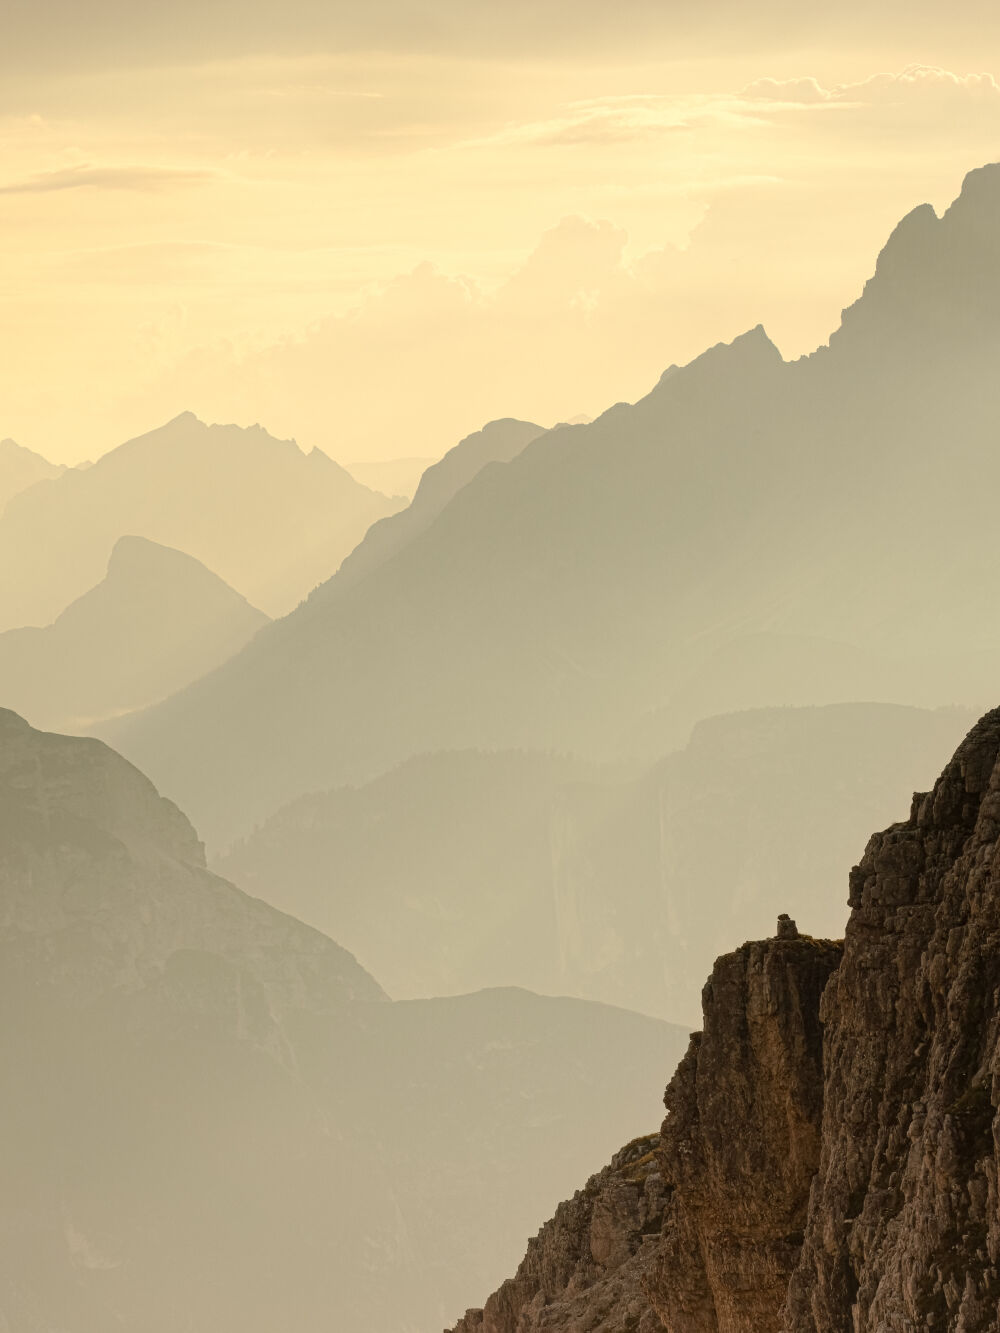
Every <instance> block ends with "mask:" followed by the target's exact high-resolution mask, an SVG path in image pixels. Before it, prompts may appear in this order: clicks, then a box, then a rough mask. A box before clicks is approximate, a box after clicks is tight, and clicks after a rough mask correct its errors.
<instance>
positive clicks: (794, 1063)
mask: <svg viewBox="0 0 1000 1333" xmlns="http://www.w3.org/2000/svg"><path fill="white" fill-rule="evenodd" d="M783 925H784V923H782V922H779V938H776V939H773V940H768V941H766V942H765V943H758V944H745V945H744V946H743V948H742V949H739V950H737V952H736V953H732V954H727V955H726V956H725V957H723V958H720V959H719V961H718V962H717V963H716V965H715V968H714V969H713V972H712V976H711V977H710V979H709V981H708V984H707V985H706V987H705V993H704V1009H705V1028H704V1032H703V1033H700V1034H698V1035H696V1036H695V1037H694V1038H693V1039H692V1043H691V1047H690V1049H689V1051H688V1054H687V1056H686V1057H685V1059H684V1061H683V1063H682V1064H681V1066H680V1068H679V1069H678V1071H677V1074H676V1075H675V1077H674V1078H673V1080H672V1081H671V1083H670V1086H669V1087H668V1088H667V1092H666V1097H665V1102H666V1107H667V1118H666V1120H665V1121H664V1123H663V1131H662V1143H661V1146H660V1150H659V1156H660V1161H661V1164H662V1165H661V1169H662V1172H663V1178H664V1181H665V1182H666V1184H667V1187H668V1204H667V1210H666V1216H665V1220H664V1226H663V1231H662V1236H661V1240H660V1245H659V1250H658V1253H657V1257H656V1261H655V1265H654V1266H653V1268H652V1271H651V1272H650V1274H649V1276H648V1278H647V1290H648V1293H649V1296H650V1299H651V1301H652V1303H653V1306H654V1307H655V1309H656V1311H657V1313H658V1314H659V1316H660V1320H661V1322H662V1324H663V1325H664V1327H665V1328H667V1329H669V1330H671V1333H777V1329H778V1328H779V1321H778V1312H779V1310H780V1308H781V1304H782V1301H783V1300H784V1298H785V1291H786V1288H787V1285H788V1278H789V1275H790V1273H791V1271H792V1269H793V1268H794V1266H795V1263H796V1261H797V1259H798V1256H799V1248H800V1245H801V1241H802V1231H803V1228H804V1226H805V1218H806V1204H807V1201H808V1198H809V1187H810V1185H811V1183H812V1178H813V1175H814V1173H815V1171H816V1167H817V1165H818V1163H819V1154H820V1116H821V1112H822V1105H823V1095H822V1092H823V1055H822V1031H821V1027H820V1022H819V1010H820V996H821V995H822V993H823V988H824V987H825V985H826V983H827V981H828V980H829V977H830V974H831V972H833V970H834V969H835V968H836V967H837V964H838V963H839V961H840V954H841V950H840V946H839V945H836V944H831V943H829V942H827V941H821V940H812V939H807V938H794V937H792V936H791V935H790V934H789V932H788V930H787V926H785V928H784V929H783V930H782V926H783ZM671 1187H672V1188H671Z"/></svg>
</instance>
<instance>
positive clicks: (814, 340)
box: [0, 0, 1000, 462]
mask: <svg viewBox="0 0 1000 1333" xmlns="http://www.w3.org/2000/svg"><path fill="white" fill-rule="evenodd" d="M827 8H828V7H827ZM5 9H6V10H8V11H9V23H8V30H7V33H6V34H5V42H4V52H3V56H2V60H3V67H2V68H0V74H2V80H0V240H2V249H0V254H2V256H3V257H2V259H0V300H2V303H3V312H4V319H3V324H2V333H0V339H2V347H0V355H2V361H0V364H2V367H3V370H2V372H0V373H2V383H0V389H2V393H0V437H3V436H6V435H9V436H12V437H13V438H15V439H17V440H18V441H19V442H20V443H22V444H26V445H28V446H30V447H32V448H36V449H38V450H40V451H41V452H43V453H46V454H47V455H48V456H49V457H51V458H53V459H55V460H56V461H66V462H73V461H77V460H79V459H82V458H85V457H94V456H96V455H98V454H100V453H102V452H103V451H104V450H106V449H108V448H110V447H112V446H113V445H115V444H117V443H120V442H121V441H122V440H124V439H125V438H127V437H129V436H130V435H134V434H137V433H139V432H141V431H144V430H147V429H150V428H152V427H153V426H155V425H158V424H160V423H161V422H162V421H164V420H166V419H167V418H169V417H171V416H174V415H176V414H177V413H179V412H181V411H183V410H186V409H190V410H192V411H194V412H196V413H197V414H198V415H199V416H202V417H203V418H206V419H209V420H219V421H236V422H239V423H241V424H249V423H251V422H254V421H260V422H261V423H262V424H263V425H265V426H266V427H267V428H268V429H270V430H271V431H272V432H273V433H275V434H279V435H282V436H285V435H294V436H295V437H296V438H297V439H298V440H299V442H300V443H301V444H302V445H303V446H305V447H311V446H312V445H319V446H320V447H322V448H324V449H326V450H327V451H328V452H329V453H331V454H332V455H333V456H334V457H336V458H338V459H340V460H342V461H347V462H351V461H355V460H358V459H362V458H390V457H396V456H407V455H414V454H419V455H425V454H426V455H432V454H440V453H441V452H443V451H444V450H445V449H447V448H449V447H450V446H451V445H452V444H453V443H454V442H455V441H456V440H457V439H458V438H459V437H460V436H461V435H464V434H466V433H468V432H469V431H472V430H474V429H477V428H478V427H479V426H481V425H482V424H483V422H485V421H486V420H487V419H489V418H492V417H496V416H502V415H514V416H523V417H527V418H531V419H533V420H537V421H539V422H541V423H543V424H549V423H552V422H554V421H556V420H559V419H565V418H567V417H572V416H576V415H578V414H588V415H590V414H596V413H597V412H599V411H601V410H602V409H603V408H605V407H607V406H608V405H610V404H611V403H612V402H614V401H616V400H620V399H632V398H635V397H637V396H639V395H640V394H642V393H643V392H645V391H646V389H648V388H649V387H650V386H651V384H652V383H653V382H654V381H655V379H656V378H657V376H658V375H659V373H660V371H661V370H662V369H663V368H664V367H665V366H667V365H668V364H669V363H670V362H672V361H680V360H686V359H689V358H690V357H691V356H693V355H696V354H697V353H698V352H699V351H701V350H702V349H703V348H704V347H705V346H707V345H709V344H711V343H713V342H717V341H719V340H721V339H727V340H728V339H730V338H732V337H734V336H735V335H736V334H738V333H740V332H741V331H743V330H744V329H746V328H748V327H750V326H752V325H754V324H756V323H758V322H762V323H763V324H764V326H765V327H766V328H767V330H768V332H769V333H770V334H771V336H772V338H773V339H774V340H775V341H776V342H777V344H778V346H779V347H780V348H781V350H782V352H783V353H784V354H785V355H786V356H793V355H798V354H800V353H802V352H804V351H807V350H810V349H811V348H812V347H814V346H815V345H816V344H818V343H819V342H822V341H824V340H825V338H826V336H827V334H828V333H829V331H830V330H831V329H832V328H833V327H834V326H835V324H836V321H837V318H838V315H839V311H840V309H841V307H842V306H843V305H845V304H847V303H848V302H849V301H851V300H853V299H854V298H855V297H856V295H857V294H858V293H859V291H860V288H861V286H862V284H863V282H864V280H865V278H866V277H867V276H868V275H869V273H870V271H871V269H872V266H873V263H874V259H875V255H876V253H877V251H878V249H879V248H880V246H881V245H882V243H883V242H884V240H885V238H886V236H887V234H888V232H889V231H890V230H891V228H892V226H893V225H894V223H895V222H896V221H897V220H898V219H899V218H900V217H901V216H902V215H903V214H904V213H905V212H907V211H908V210H909V209H910V208H912V207H914V206H915V205H917V204H919V203H921V202H924V201H926V200H929V201H930V202H931V203H933V204H934V205H935V206H936V207H938V208H939V209H940V208H943V207H944V206H946V205H947V203H948V202H949V201H950V200H951V198H952V197H953V196H954V195H955V194H956V193H957V191H958V188H959V186H960V184H961V179H962V176H963V175H964V174H965V172H966V171H967V170H969V169H970V168H972V167H974V166H977V165H981V164H982V163H984V162H986V161H991V160H996V159H997V158H1000V86H998V84H997V82H996V81H995V80H994V79H993V77H992V75H991V74H990V73H989V72H985V71H989V70H990V69H991V68H994V67H997V66H998V65H1000V60H997V59H995V58H994V52H996V51H997V50H998V48H997V41H998V40H1000V19H997V18H996V17H995V16H994V15H993V12H992V7H991V8H987V7H986V6H984V5H979V4H971V3H968V2H966V3H960V4H958V5H956V6H952V7H950V9H949V10H948V13H947V14H945V13H944V11H943V8H942V7H941V6H939V5H935V6H930V5H928V4H924V3H916V4H914V3H911V4H908V5H906V6H903V5H902V4H897V5H883V6H882V7H881V8H879V7H877V6H876V7H874V12H875V15H876V18H877V19H878V22H877V23H873V22H872V18H871V13H870V12H867V11H866V8H865V7H862V6H860V5H858V4H849V5H848V6H847V8H846V9H843V11H842V12H841V13H840V17H839V18H838V20H837V22H838V23H839V24H840V27H839V28H838V29H837V30H833V29H832V28H831V27H830V22H832V21H827V20H824V19H823V18H822V15H820V11H819V9H818V8H812V9H809V8H806V9H802V8H801V7H799V8H797V9H794V10H793V8H792V7H791V6H790V5H784V4H779V5H776V4H772V5H770V6H769V7H768V8H767V9H766V10H758V11H756V12H755V13H754V14H751V13H750V11H749V9H748V7H747V6H745V5H743V6H738V5H736V4H735V3H734V2H732V0H730V2H727V0H722V3H720V4H717V5H716V6H715V7H714V8H713V9H712V11H711V13H712V14H713V19H712V22H711V24H710V25H708V26H706V23H705V20H704V18H703V17H701V15H702V14H703V13H704V12H705V7H704V6H695V5H694V4H693V3H691V4H677V3H674V4H673V5H671V4H664V3H659V4H654V3H653V2H652V0H623V2H622V3H621V4H617V5H609V4H604V3H602V4H598V3H597V0H584V2H583V3H578V4H575V5H570V4H569V3H567V2H566V0H536V3H534V4H532V5H529V4H528V3H527V0H514V3H509V4H507V5H504V6H500V5H493V4H487V3H483V2H482V0H477V2H473V0H463V3H462V4H461V5H458V4H456V3H455V0H423V2H422V3H421V0H411V3H393V2H390V0H378V3H375V4H373V5H369V6H366V7H364V8H362V7H358V6H352V7H347V6H338V5H336V4H330V3H329V0H326V2H325V3H320V0H288V3H286V4H284V5H282V6H278V5H277V4H275V3H270V2H269V3H266V4H258V5H256V6H253V5H236V4H235V3H232V0H208V3H202V4H201V5H199V6H195V5H194V4H192V3H190V0H181V3H178V4H176V5H174V6H172V7H169V8H168V7H153V6H137V5H135V4H133V3H126V0H77V3H75V4H71V3H70V2H69V0H55V3H50V4H48V5H46V6H43V7H39V6H37V5H36V6H34V7H29V6H28V5H27V4H26V3H25V0H7V4H6V5H5ZM872 9H873V7H871V6H869V7H867V10H868V11H871V10H872ZM814 16H818V17H814ZM824 22H826V25H827V26H825V27H824V26H823V24H824ZM8 36H9V40H7V37H8Z"/></svg>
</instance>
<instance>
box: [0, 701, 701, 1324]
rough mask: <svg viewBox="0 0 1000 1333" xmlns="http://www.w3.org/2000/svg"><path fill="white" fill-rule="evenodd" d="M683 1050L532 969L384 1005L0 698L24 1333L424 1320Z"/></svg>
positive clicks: (132, 797)
mask: <svg viewBox="0 0 1000 1333" xmlns="http://www.w3.org/2000/svg"><path fill="white" fill-rule="evenodd" d="M682 1044H683V1034H682V1033H681V1032H680V1030H678V1029H671V1028H669V1027H667V1026H666V1025H664V1024H661V1023H658V1022H656V1021H655V1020H652V1019H645V1018H642V1017H639V1016H637V1015H633V1014H628V1013H626V1012H624V1011H621V1010H615V1009H610V1008H607V1007H605V1006H600V1005H593V1004H585V1003H581V1002H579V1001H575V1000H549V999H543V998H539V997H537V996H532V995H528V994H526V993H525V992H521V991H512V990H506V991H487V992H482V993H480V994H477V995H472V996H466V997H457V998H453V999H446V1000H435V1001H427V1002H415V1003H409V1004H401V1005H395V1004H391V1003H389V1002H388V1001H387V1000H386V998H385V996H384V994H383V992H382V991H381V990H380V988H379V987H378V985H377V984H376V983H375V982H374V981H373V980H372V978H371V977H370V976H369V975H368V974H367V973H366V972H365V971H364V970H363V969H362V968H361V967H359V965H358V964H357V962H356V961H355V960H354V958H353V957H352V956H351V955H350V954H349V953H347V952H346V951H345V950H343V949H341V948H340V947H338V946H337V945H336V944H334V943H332V942H331V941H330V940H329V939H327V938H326V937H324V936H323V935H321V934H319V933H318V932H317V931H314V930H312V929H310V928H309V927H307V926H304V925H302V924H300V923H299V922H298V921H295V920H294V919H292V918H291V917H288V916H284V915H282V914H281V913H280V912H277V911H275V910H274V909H273V908H271V907H269V906H267V905H266V904H264V903H262V902H260V901H258V900H255V899H253V898H248V897H247V896H246V895H245V894H243V893H241V892H240V891H239V890H238V889H236V888H234V887H233V886H232V885H231V884H228V883H226V882H225V881H224V880H221V879H219V878H218V877H216V876H214V875H212V874H210V873H209V872H208V871H207V870H206V869H205V866H204V860H203V853H202V849H201V845H200V844H199V842H198V839H197V836H196V834H195V833H194V831H193V830H192V828H191V826H190V824H189V823H188V822H187V820H186V819H185V818H184V816H183V815H181V814H180V812H179V811H178V810H177V809H176V807H174V806H173V805H171V804H170V803H169V802H167V801H164V800H162V799H161V798H160V797H159V796H158V795H157V794H156V792H155V790H154V788H153V787H152V786H151V784H150V783H149V782H148V781H147V780H146V779H145V778H143V777H142V775H141V774H140V773H138V772H137V771H136V770H135V769H134V768H132V767H131V765H129V764H127V763H126V762H125V761H124V760H122V759H121V758H120V757H119V756H117V755H116V754H114V753H113V752H112V751H110V750H108V749H107V748H106V747H105V746H103V745H102V744H100V743H99V742H97V741H91V740H81V739H76V738H70V737H63V736H51V735H46V734H42V733H39V732H37V731H33V730H32V729H31V728H29V727H28V726H27V724H26V723H24V722H23V721H22V720H21V719H20V718H18V717H17V716H16V715H14V714H13V713H10V712H6V711H2V712H0V1062H2V1067H3V1070H4V1076H5V1095H4V1097H3V1099H2V1103H0V1133H2V1135H3V1139H4V1142H5V1143H7V1144H9V1145H13V1146H14V1149H15V1150H13V1151H10V1152H7V1153H5V1154H4V1155H3V1157H2V1161H0V1186H2V1188H0V1228H2V1231H3V1235H4V1244H3V1246H2V1247H0V1323H2V1325H3V1327H4V1328H5V1329H8V1330H10V1333H39V1331H40V1330H48V1329H54V1328H58V1329H60V1330H64V1333H116V1331H120V1333H177V1330H178V1329H182V1328H183V1329H186V1330H190V1333H274V1331H275V1330H276V1329H285V1328H292V1329H295V1330H296V1331H297V1333H312V1331H313V1330H315V1333H319V1331H320V1330H324V1331H326V1330H329V1329H330V1328H337V1329H345V1330H346V1329H357V1330H364V1331H365V1333H408V1331H410V1333H430V1331H431V1330H436V1329H438V1328H440V1327H441V1324H442V1323H443V1321H444V1318H445V1316H446V1311H447V1310H448V1308H455V1307H456V1305H460V1304H463V1303H468V1301H469V1300H471V1299H472V1296H473V1295H474V1292H475V1290H476V1288H477V1286H478V1284H479V1283H481V1282H485V1283H488V1284H490V1283H493V1282H495V1281H496V1280H497V1279H498V1278H499V1276H500V1274H501V1273H502V1271H503V1266H504V1265H506V1264H508V1263H510V1262H512V1261H513V1259H514V1258H515V1257H516V1254H517V1252H518V1251H519V1250H520V1248H521V1247H522V1246H523V1243H524V1237H525V1236H526V1234H527V1231H528V1229H529V1227H530V1225H531V1224H532V1219H533V1218H534V1217H537V1216H539V1215H541V1214H542V1213H543V1212H544V1211H546V1210H547V1209H548V1208H550V1207H551V1205H552V1203H553V1202H554V1201H555V1200H556V1199H557V1198H558V1197H559V1196H560V1194H561V1193H563V1192H564V1191H565V1190H566V1189H567V1188H568V1187H569V1185H570V1183H571V1181H572V1180H573V1179H574V1177H575V1176H577V1175H579V1174H581V1173H585V1172H586V1171H587V1170H589V1168H590V1164H591V1163H592V1162H593V1161H594V1160H600V1157H601V1156H602V1155H604V1154H605V1153H606V1152H607V1151H608V1150H609V1148H610V1146H611V1145H612V1144H613V1143H614V1142H615V1141H616V1140H617V1139H618V1138H620V1137H621V1136H623V1135H627V1134H630V1133H632V1132H633V1126H634V1125H635V1124H636V1122H637V1121H638V1122H641V1121H643V1120H645V1119H647V1118H648V1116H649V1115H650V1114H651V1112H652V1108H653V1106H654V1105H655V1085H656V1081H657V1077H658V1075H654V1076H653V1077H650V1071H649V1065H650V1064H652V1066H653V1067H654V1069H659V1068H666V1067H669V1066H670V1064H671V1063H672V1062H673V1061H674V1060H676V1058H677V1056H678V1055H679V1053H680V1050H681V1048H682ZM609 1069H611V1070H613V1071H614V1072H613V1076H612V1077H611V1078H610V1079H609V1078H608V1070H609ZM582 1108H586V1109H585V1110H583V1109H582ZM485 1199H490V1200H491V1205H490V1207H489V1209H484V1208H483V1201H484V1200H485ZM480 1289H481V1288H480Z"/></svg>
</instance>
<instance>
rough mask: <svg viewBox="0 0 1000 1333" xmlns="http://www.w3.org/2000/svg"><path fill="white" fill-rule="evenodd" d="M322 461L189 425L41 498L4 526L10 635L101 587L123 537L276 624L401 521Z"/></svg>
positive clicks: (1, 623) (238, 434)
mask: <svg viewBox="0 0 1000 1333" xmlns="http://www.w3.org/2000/svg"><path fill="white" fill-rule="evenodd" d="M402 504H403V501H402V500H401V499H398V498H397V499H389V498H387V497H386V496H384V495H379V494H377V493H376V492H374V491H369V490H368V489H367V488H365V487H364V486H361V485H360V484H359V483H358V482H356V481H355V480H354V478H353V477H351V476H350V475H349V474H348V473H347V472H345V471H344V469H343V468H342V467H340V466H338V464H336V463H334V462H333V461H332V460H331V459H329V458H328V457H327V456H326V454H324V453H322V452H321V451H320V450H319V449H313V450H312V451H311V452H310V453H308V454H304V453H303V452H302V451H301V450H300V449H299V447H298V446H297V445H296V444H295V443H294V441H291V440H276V439H273V438H272V437H271V436H270V435H268V434H267V432H266V431H264V430H261V428H260V427H259V426H253V427H251V428H250V429H249V430H241V429H239V428H238V427H236V426H206V425H204V424H203V423H202V422H200V421H198V420H197V418H195V417H194V416H192V414H191V413H190V412H186V413H184V415H183V416H179V417H177V418H176V419H175V420H173V421H171V422H170V423H169V424H168V425H166V426H163V427H161V428H160V429H159V430H154V431H151V432H150V433H149V434H148V435H142V436H139V438H138V439H135V440H130V441H129V442H128V443H127V444H123V445H121V446H120V447H119V448H117V449H113V450H112V451H111V452H110V453H108V454H105V455H104V457H103V458H100V459H99V460H98V461H97V462H96V463H95V464H94V465H93V466H92V467H89V468H86V469H84V470H77V469H72V470H70V471H67V472H64V473H63V474H62V476H60V477H59V478H58V479H57V481H56V482H54V483H53V484H49V485H45V486H33V487H31V488H30V489H28V490H25V491H23V492H22V493H21V494H20V495H19V496H17V497H15V500H14V502H12V503H11V504H9V505H8V506H7V509H6V510H5V512H4V513H3V514H2V515H0V567H2V568H5V569H16V570H17V571H18V577H17V578H16V579H11V580H4V582H3V583H2V584H0V628H3V629H8V628H18V627H20V626H23V625H46V624H48V623H49V622H50V621H51V620H53V619H54V618H55V616H57V615H58V614H59V613H60V612H61V611H62V610H63V609H64V608H65V607H66V606H67V605H68V604H69V603H70V602H71V601H73V599H74V598H76V597H79V596H80V595H81V594H82V593H84V592H86V590H87V589H88V588H90V587H93V585H94V584H95V583H97V582H98V580H99V579H100V578H101V576H102V575H103V573H104V569H105V566H106V564H107V561H108V556H109V554H110V552H111V549H112V547H113V546H114V544H115V542H116V541H117V540H118V538H119V537H122V536H125V535H126V534H129V533H132V534H135V535H137V536H140V537H147V538H148V539H149V540H150V541H155V542H159V543H160V544H162V545H164V546H170V547H174V548H176V549H177V550H180V551H184V552H186V553H187V554H188V555H191V556H194V557H195V559H197V560H200V561H202V563H203V564H205V565H207V566H208V568H209V569H211V570H212V572H213V573H215V574H217V575H218V576H219V577H220V578H221V579H223V580H224V581H225V582H226V583H228V584H229V585H230V586H231V587H233V588H235V589H236V590H237V591H238V592H240V593H242V594H243V595H244V596H245V597H247V598H249V600H250V601H251V602H252V603H253V604H254V605H255V606H259V607H261V609H262V610H264V611H266V612H267V613H268V614H269V615H283V614H284V613H285V612H286V611H289V610H291V608H292V607H293V606H295V604H296V602H298V601H299V600H301V598H303V597H305V596H306V594H307V593H308V592H309V591H310V590H311V589H312V588H313V587H314V586H315V585H316V584H317V583H319V582H320V580H322V579H325V578H328V577H329V576H330V574H332V573H333V572H334V570H336V568H337V566H338V565H339V564H340V562H341V560H342V559H343V558H344V556H345V555H346V554H347V553H348V552H349V551H350V550H351V549H352V548H353V547H354V546H356V545H357V543H358V542H359V541H360V540H361V538H362V536H363V535H364V533H365V530H366V529H367V528H368V526H369V524H371V523H373V522H374V521H375V520H376V519H378V518H382V517H384V516H385V515H386V514H391V513H393V512H395V510H397V509H399V508H401V506H402Z"/></svg>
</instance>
